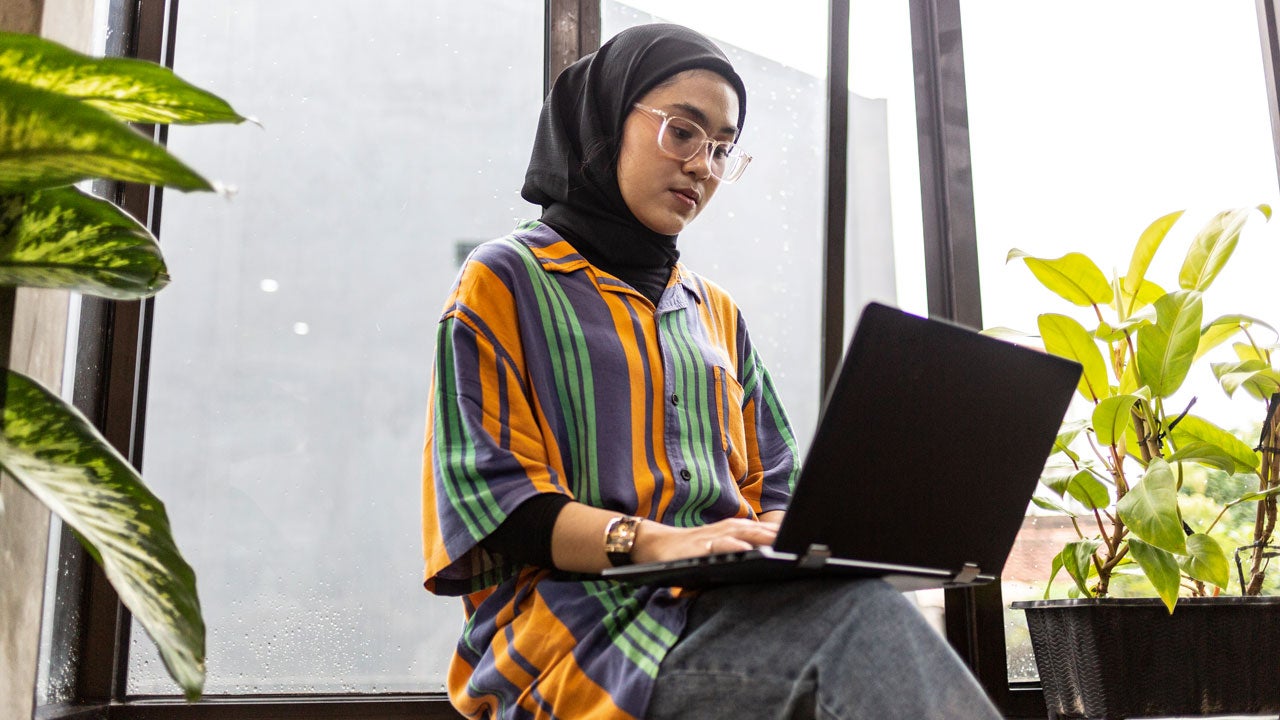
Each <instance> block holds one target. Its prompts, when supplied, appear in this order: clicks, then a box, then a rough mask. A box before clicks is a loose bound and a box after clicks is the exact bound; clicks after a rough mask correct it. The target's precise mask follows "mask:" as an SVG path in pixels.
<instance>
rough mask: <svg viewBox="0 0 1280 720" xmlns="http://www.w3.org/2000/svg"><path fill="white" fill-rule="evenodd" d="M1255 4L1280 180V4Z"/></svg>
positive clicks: (1268, 1) (1269, 0) (1273, 1)
mask: <svg viewBox="0 0 1280 720" xmlns="http://www.w3.org/2000/svg"><path fill="white" fill-rule="evenodd" d="M1257 2H1258V36H1259V40H1260V42H1261V46H1262V69H1263V73H1264V75H1265V77H1266V82H1267V109H1268V111H1269V113H1268V114H1269V115H1270V116H1271V143H1272V147H1273V148H1274V151H1275V156H1276V176H1277V179H1280V27H1278V25H1280V2H1278V1H1277V0H1257Z"/></svg>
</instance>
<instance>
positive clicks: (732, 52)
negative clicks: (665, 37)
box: [601, 0, 827, 451]
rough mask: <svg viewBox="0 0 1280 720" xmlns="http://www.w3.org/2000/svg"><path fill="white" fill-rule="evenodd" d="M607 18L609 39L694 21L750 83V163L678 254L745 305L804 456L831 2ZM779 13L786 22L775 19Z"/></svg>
mask: <svg viewBox="0 0 1280 720" xmlns="http://www.w3.org/2000/svg"><path fill="white" fill-rule="evenodd" d="M762 8H763V10H762ZM602 15H603V21H602V26H603V29H602V33H601V35H602V37H603V38H605V39H608V38H610V37H613V36H614V35H616V34H618V32H620V31H622V30H623V29H625V28H628V27H632V26H634V25H641V24H645V23H650V22H657V21H665V22H675V23H679V24H681V25H686V26H688V27H692V28H694V29H695V30H698V31H699V32H701V33H703V34H705V35H707V36H708V37H710V38H711V39H712V40H715V41H716V42H717V44H719V45H720V47H721V49H722V50H724V52H725V54H726V55H728V57H729V60H730V61H731V62H732V63H733V65H734V68H735V69H736V70H737V71H738V74H739V75H741V76H742V79H743V82H744V83H745V84H746V87H747V119H746V126H745V127H744V129H743V133H742V138H741V142H742V146H743V147H744V148H746V150H747V152H748V153H750V154H751V155H752V156H753V157H754V159H753V160H752V161H751V167H750V168H748V169H747V172H746V174H745V175H743V176H742V179H741V180H739V181H738V182H737V183H734V184H732V185H726V186H724V187H722V188H721V189H720V190H719V191H718V192H717V193H716V197H715V199H714V201H713V202H712V203H711V204H710V205H708V206H707V209H706V211H704V212H703V213H702V215H700V216H699V217H698V219H697V220H696V221H694V223H693V224H692V225H690V226H689V228H688V229H687V230H685V231H684V232H683V233H681V234H680V252H681V259H682V260H683V261H684V262H686V263H687V264H688V265H689V267H691V268H693V269H694V270H695V271H697V272H699V273H702V274H703V275H706V276H707V277H709V278H711V279H712V280H713V281H715V282H717V283H718V284H720V285H722V286H724V287H725V288H726V289H728V291H729V293H730V294H731V295H732V296H733V298H734V300H735V301H736V302H737V303H738V305H739V306H740V307H741V308H742V312H743V316H744V317H745V318H746V320H747V324H748V326H749V327H750V329H751V337H752V341H753V342H754V343H755V344H756V347H757V348H758V350H759V351H760V354H761V356H762V358H763V359H764V362H765V364H766V366H767V367H768V368H769V371H770V373H772V375H773V379H774V382H775V384H776V385H777V387H778V393H779V395H780V396H781V398H782V401H783V403H784V404H785V406H786V408H787V412H788V414H789V415H790V417H791V422H792V424H793V426H794V427H795V429H796V437H797V440H799V442H800V445H801V450H802V451H803V450H804V449H806V448H807V447H808V443H809V438H810V435H811V434H812V433H813V428H814V427H815V426H816V424H817V417H818V405H819V401H820V399H821V397H820V393H821V390H820V388H819V382H818V380H819V375H820V371H819V355H818V352H819V348H820V340H819V337H820V332H821V313H822V310H821V303H822V245H823V235H822V217H823V209H824V205H825V204H824V200H823V198H824V197H825V188H826V185H825V183H826V181H825V162H826V146H825V144H826V130H825V127H826V37H827V26H826V22H827V17H826V8H825V4H823V3H798V4H794V5H790V6H788V7H787V9H786V10H785V11H780V10H779V9H778V8H777V6H776V4H774V5H768V6H765V5H760V6H757V5H756V4H752V3H742V2H704V3H690V2H674V1H672V0H635V1H634V2H628V3H623V2H615V1H613V0H606V2H604V3H603V6H602ZM774 15H785V17H786V19H787V22H786V23H785V24H777V25H770V24H769V23H768V22H766V18H768V17H772V16H774ZM775 30H776V32H775Z"/></svg>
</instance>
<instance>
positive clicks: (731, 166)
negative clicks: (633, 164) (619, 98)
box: [635, 103, 751, 183]
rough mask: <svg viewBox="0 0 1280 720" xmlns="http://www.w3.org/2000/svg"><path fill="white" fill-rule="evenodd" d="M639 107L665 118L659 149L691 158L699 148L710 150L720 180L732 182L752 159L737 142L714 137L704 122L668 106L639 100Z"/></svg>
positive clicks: (676, 156) (710, 166)
mask: <svg viewBox="0 0 1280 720" xmlns="http://www.w3.org/2000/svg"><path fill="white" fill-rule="evenodd" d="M635 107H636V109H637V110H643V111H644V113H645V115H647V116H648V117H651V118H653V119H655V120H659V121H661V123H662V124H661V125H660V126H659V127H658V149H659V150H661V151H662V152H663V153H664V154H665V155H667V156H668V157H671V158H674V159H676V160H680V161H681V162H687V161H689V160H692V159H693V157H694V156H695V155H697V154H698V153H699V152H703V153H706V157H707V168H708V169H709V170H710V171H711V175H712V176H713V177H715V178H716V179H717V180H719V181H720V182H726V183H731V182H734V181H735V180H737V179H738V178H740V177H742V173H743V171H744V170H746V169H747V165H748V164H750V163H751V156H750V155H748V154H746V153H745V152H743V150H742V148H740V147H738V145H737V143H732V142H726V141H724V140H713V139H712V138H710V137H708V136H707V131H706V130H703V129H702V126H700V125H698V124H697V123H695V122H693V121H692V120H687V119H685V118H682V117H677V116H675V115H672V114H671V113H668V112H667V111H665V110H659V109H658V108H655V107H649V106H648V105H641V104H640V103H636V104H635Z"/></svg>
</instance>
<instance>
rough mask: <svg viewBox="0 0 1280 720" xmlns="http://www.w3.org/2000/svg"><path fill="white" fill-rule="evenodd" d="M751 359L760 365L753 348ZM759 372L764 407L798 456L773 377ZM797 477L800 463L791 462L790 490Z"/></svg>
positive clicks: (791, 449)
mask: <svg viewBox="0 0 1280 720" xmlns="http://www.w3.org/2000/svg"><path fill="white" fill-rule="evenodd" d="M751 360H752V365H753V366H755V367H760V366H759V363H758V358H757V357H756V351H755V350H754V349H752V351H751ZM759 374H763V376H764V382H763V384H762V388H761V392H760V397H761V402H763V403H764V405H765V407H767V408H768V409H769V415H770V417H772V418H773V426H774V429H776V430H777V431H778V434H779V435H781V436H782V440H783V442H785V443H786V444H787V449H788V450H790V451H791V456H792V457H793V458H795V457H799V455H800V450H799V448H798V447H797V446H796V436H795V433H793V432H792V431H791V423H789V422H788V421H787V414H786V412H785V411H784V410H783V408H782V401H781V400H780V399H779V398H778V394H777V392H776V391H775V390H774V388H773V378H772V377H770V376H769V371H767V370H764V371H763V373H759ZM744 397H745V396H744ZM799 477H800V463H798V462H792V463H791V474H790V475H788V476H787V487H788V488H789V489H791V490H795V488H796V479H797V478H799Z"/></svg>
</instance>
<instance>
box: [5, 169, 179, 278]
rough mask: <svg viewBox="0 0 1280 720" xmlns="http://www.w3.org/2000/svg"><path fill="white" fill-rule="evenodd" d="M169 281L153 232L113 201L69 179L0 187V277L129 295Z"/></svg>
mask: <svg viewBox="0 0 1280 720" xmlns="http://www.w3.org/2000/svg"><path fill="white" fill-rule="evenodd" d="M168 282H169V275H168V273H167V271H166V269H165V264H164V258H163V257H161V255H160V246H159V244H158V243H157V242H156V239H155V238H154V237H152V236H151V233H149V232H147V229H146V228H144V227H142V225H140V224H138V222H137V221H136V220H134V219H133V218H131V217H129V216H128V215H126V214H125V213H124V212H123V211H121V210H120V209H119V208H117V207H116V206H115V205H113V204H111V203H109V202H107V201H105V200H99V199H97V198H95V197H91V196H89V195H86V194H84V193H82V192H80V191H79V190H77V189H75V188H74V187H65V188H53V189H50V190H40V191H37V192H33V193H30V194H14V195H0V285H22V286H27V287H41V288H59V289H64V290H75V291H78V292H82V293H87V294H90V295H100V296H102V297H109V298H115V299H120V300H130V299H136V298H142V297H147V296H150V295H154V294H155V293H157V292H159V291H160V288H163V287H164V286H165V285H166V284H167V283H168Z"/></svg>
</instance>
